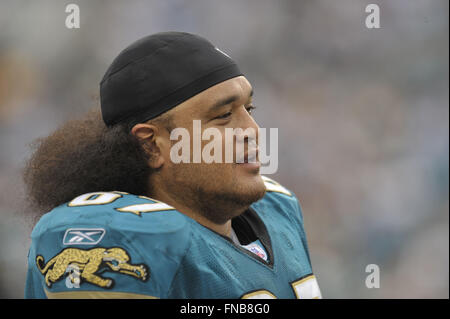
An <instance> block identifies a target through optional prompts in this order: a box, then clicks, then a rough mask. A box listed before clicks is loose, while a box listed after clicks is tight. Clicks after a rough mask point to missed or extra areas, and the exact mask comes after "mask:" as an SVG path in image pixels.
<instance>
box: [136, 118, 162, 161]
mask: <svg viewBox="0 0 450 319" xmlns="http://www.w3.org/2000/svg"><path fill="white" fill-rule="evenodd" d="M159 133H160V129H159V128H158V127H157V126H155V125H153V124H148V123H139V124H136V125H135V126H133V128H132V129H131V134H133V135H134V136H135V137H136V138H137V139H138V140H139V142H140V143H141V145H142V147H143V148H144V151H145V152H146V153H147V154H149V157H150V158H149V163H148V164H149V166H150V167H151V168H153V169H158V168H160V167H162V166H163V164H164V157H163V155H162V152H161V146H162V140H161V139H162V137H161V136H160V135H159Z"/></svg>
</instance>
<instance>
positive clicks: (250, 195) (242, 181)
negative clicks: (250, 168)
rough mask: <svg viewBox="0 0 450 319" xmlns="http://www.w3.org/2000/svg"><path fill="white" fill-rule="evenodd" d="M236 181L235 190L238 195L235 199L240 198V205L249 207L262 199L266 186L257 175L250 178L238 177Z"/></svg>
mask: <svg viewBox="0 0 450 319" xmlns="http://www.w3.org/2000/svg"><path fill="white" fill-rule="evenodd" d="M236 180H237V185H236V188H235V189H236V191H237V193H239V194H236V197H240V198H241V202H242V203H246V204H248V206H250V205H251V204H253V203H254V202H257V201H258V200H260V199H261V198H263V197H264V194H265V193H266V186H265V185H264V181H263V179H262V178H261V175H259V173H258V174H255V175H252V176H240V177H239V178H237V179H236Z"/></svg>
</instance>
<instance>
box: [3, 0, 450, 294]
mask: <svg viewBox="0 0 450 319" xmlns="http://www.w3.org/2000/svg"><path fill="white" fill-rule="evenodd" d="M69 3H76V4H78V5H79V7H80V11H81V12H80V14H81V28H80V29H67V28H66V27H65V19H66V16H67V15H68V14H67V13H65V7H66V5H67V4H69ZM369 3H376V4H378V5H379V6H380V11H381V12H380V13H381V28H380V29H367V28H366V27H365V18H366V16H367V13H365V7H366V5H367V4H369ZM448 6H449V3H448V1H446V0H415V1H408V0H396V1H387V0H373V1H355V0H340V1H333V0H320V1H319V0H315V1H298V0H280V1H275V0H274V1H269V0H245V1H238V0H231V1H218V0H214V1H208V0H190V1H181V0H179V1H172V0H171V1H136V0H133V1H87V0H83V1H82V0H74V1H70V2H69V1H56V0H55V1H24V0H23V1H22V0H21V1H13V0H6V1H5V0H2V1H1V4H0V222H1V224H0V297H2V298H23V289H24V283H25V275H26V257H27V252H28V245H29V233H30V230H31V227H32V225H31V223H30V220H29V219H27V218H26V215H27V214H29V213H30V212H29V211H27V208H26V206H25V204H24V203H25V200H24V196H25V195H24V191H23V183H22V180H21V168H22V166H23V163H24V160H25V159H26V158H27V157H28V156H29V154H30V153H29V152H30V149H29V144H30V142H31V141H33V140H34V139H35V138H37V137H41V136H45V135H47V134H49V133H50V132H51V131H52V130H54V129H55V128H56V127H58V126H59V125H60V124H62V123H63V122H65V121H66V120H68V119H70V118H72V117H74V116H79V115H80V114H82V113H84V112H86V111H87V110H88V109H90V108H91V107H92V106H95V105H96V103H97V99H98V83H99V81H100V79H101V77H102V76H103V74H104V72H105V70H106V68H107V66H108V65H109V63H110V62H111V61H112V59H113V58H114V57H115V56H116V55H117V54H118V52H119V51H120V50H122V49H123V48H124V47H125V46H127V45H128V44H130V43H131V42H133V41H135V40H136V39H138V38H140V37H142V36H145V35H148V34H151V33H154V32H159V31H168V30H178V31H187V32H193V33H198V34H200V35H202V36H204V37H206V38H208V39H210V40H211V41H212V42H213V43H215V44H216V45H217V46H218V47H219V48H221V49H222V50H224V51H225V52H227V53H228V54H229V55H231V56H232V57H233V58H234V59H235V60H236V61H237V62H238V63H239V64H240V66H241V69H242V70H243V71H244V72H245V74H246V76H247V78H248V79H249V80H250V82H251V83H252V85H253V87H254V89H255V104H256V105H257V107H258V109H257V110H256V112H255V113H254V114H255V117H256V119H257V121H258V123H259V125H260V126H261V127H266V128H270V127H277V128H278V129H279V141H280V145H279V154H280V155H279V169H278V172H277V173H276V174H275V175H272V176H271V177H272V178H274V179H275V180H277V181H279V182H280V183H282V184H283V185H285V186H286V187H288V188H290V189H291V190H293V191H294V192H295V193H296V194H297V195H298V197H299V199H300V200H301V203H302V206H303V210H304V218H305V224H306V230H307V234H308V237H309V246H310V251H311V258H312V262H313V268H314V272H315V273H316V275H317V277H318V280H319V284H320V287H321V290H322V293H323V296H324V297H325V298H448V297H449V246H448V245H449V223H448V217H449V157H448V156H449V131H448V130H449V105H448V102H449V90H448V85H449V83H448V79H449V64H448V57H449V55H448V54H449V51H448V20H449V19H448V9H449V8H448ZM368 264H377V265H378V266H379V267H380V272H381V282H380V283H381V287H380V288H378V289H368V288H367V287H366V285H365V279H366V276H367V275H368V274H367V273H366V272H365V268H366V265H368Z"/></svg>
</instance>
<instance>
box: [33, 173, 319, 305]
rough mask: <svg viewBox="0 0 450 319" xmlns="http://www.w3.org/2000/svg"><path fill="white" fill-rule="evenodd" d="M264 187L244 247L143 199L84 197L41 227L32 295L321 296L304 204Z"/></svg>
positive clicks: (240, 222)
mask: <svg viewBox="0 0 450 319" xmlns="http://www.w3.org/2000/svg"><path fill="white" fill-rule="evenodd" d="M263 179H264V181H265V185H266V189H267V191H266V194H265V195H264V197H263V198H262V199H261V200H259V201H258V202H255V203H253V204H252V205H251V206H250V208H249V209H248V210H247V211H246V212H245V213H243V214H242V215H240V216H238V217H236V218H234V219H233V220H232V228H233V230H234V232H235V234H236V236H237V237H238V239H239V242H240V244H241V245H239V244H236V243H235V242H233V241H232V240H231V239H229V238H228V237H225V236H222V235H220V234H218V233H216V232H214V231H212V230H210V229H208V228H206V227H204V226H202V225H201V224H199V223H197V222H196V221H195V220H193V219H191V218H190V217H188V216H186V215H184V214H182V213H181V212H179V211H177V210H175V209H174V208H173V207H171V206H169V205H167V204H165V203H162V202H159V201H157V200H154V199H151V198H148V197H145V196H137V195H131V194H127V193H124V192H96V193H89V194H84V195H81V196H78V197H77V198H75V199H73V200H72V201H70V202H69V203H66V204H64V205H61V206H59V207H56V208H55V209H53V210H52V211H51V212H49V213H47V214H45V215H44V216H42V218H41V219H40V220H39V222H38V223H37V224H36V226H35V227H34V229H33V232H32V234H31V239H32V241H31V247H30V251H29V255H28V273H27V282H26V287H25V297H26V298H223V299H232V298H233V299H234V298H321V292H320V289H319V286H318V283H317V280H316V278H315V276H314V274H313V271H312V267H311V261H310V257H309V252H308V245H307V240H306V235H305V231H304V227H303V216H302V211H301V207H300V205H299V203H298V201H297V198H296V197H295V195H293V194H292V193H291V192H290V191H288V190H287V189H285V188H284V187H283V186H281V185H280V184H278V183H276V182H275V181H273V180H271V179H269V178H267V177H263ZM255 243H257V244H258V245H256V244H255ZM255 245H256V246H255ZM259 245H260V246H261V249H259V250H258V247H260V246H259ZM249 247H253V248H251V249H250V248H249ZM255 247H256V248H255ZM263 257H264V258H263Z"/></svg>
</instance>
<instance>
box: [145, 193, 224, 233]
mask: <svg viewBox="0 0 450 319" xmlns="http://www.w3.org/2000/svg"><path fill="white" fill-rule="evenodd" d="M157 189H158V190H157V191H156V190H155V192H154V193H153V194H151V196H150V197H151V198H154V199H156V200H159V201H161V202H163V203H166V204H167V205H170V206H172V207H174V208H175V209H176V210H178V211H179V212H181V213H183V214H184V215H186V216H188V217H190V218H192V219H194V220H195V221H196V222H197V223H199V224H200V225H202V226H205V227H206V228H209V229H211V230H213V231H215V232H216V233H218V234H220V235H222V236H226V237H230V236H231V219H229V220H227V221H226V222H225V223H223V224H218V223H215V222H213V221H211V220H209V219H208V218H206V217H205V216H204V215H203V214H201V212H200V211H199V210H197V209H195V208H193V206H192V205H186V204H185V203H184V202H182V201H179V200H176V198H174V196H173V194H171V193H170V192H164V191H161V190H162V188H157ZM191 206H192V207H191Z"/></svg>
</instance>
